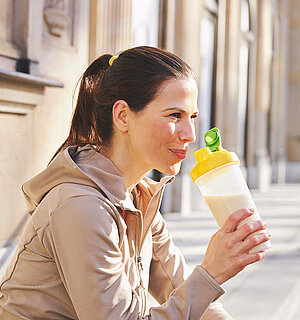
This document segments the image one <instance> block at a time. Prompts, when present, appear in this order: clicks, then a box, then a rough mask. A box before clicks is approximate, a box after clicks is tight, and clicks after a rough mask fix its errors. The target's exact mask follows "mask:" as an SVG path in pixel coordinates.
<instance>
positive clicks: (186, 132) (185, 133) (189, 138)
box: [179, 119, 196, 142]
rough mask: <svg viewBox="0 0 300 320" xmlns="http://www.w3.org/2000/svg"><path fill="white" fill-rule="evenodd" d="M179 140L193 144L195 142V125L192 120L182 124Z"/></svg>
mask: <svg viewBox="0 0 300 320" xmlns="http://www.w3.org/2000/svg"><path fill="white" fill-rule="evenodd" d="M179 138H180V140H182V141H184V142H194V141H195V140H196V134H195V125H194V122H193V119H189V120H187V121H186V122H184V124H183V125H182V128H181V132H180V136H179Z"/></svg>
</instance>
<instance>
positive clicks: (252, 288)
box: [165, 185, 300, 320]
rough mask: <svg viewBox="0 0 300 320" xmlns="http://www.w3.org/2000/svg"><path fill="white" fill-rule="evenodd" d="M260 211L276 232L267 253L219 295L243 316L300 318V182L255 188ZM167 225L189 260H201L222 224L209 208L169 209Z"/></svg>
mask: <svg viewBox="0 0 300 320" xmlns="http://www.w3.org/2000/svg"><path fill="white" fill-rule="evenodd" d="M252 194H253V196H254V199H255V202H256V205H257V208H258V210H259V212H260V215H261V216H262V218H263V221H265V222H266V223H267V225H268V230H269V231H270V232H271V234H272V238H271V241H272V245H273V247H272V249H271V250H269V252H268V253H267V256H266V258H265V259H264V260H263V261H261V262H259V263H256V264H253V265H251V266H248V267H246V268H245V269H244V270H243V271H242V272H241V273H240V274H239V275H237V276H236V277H235V278H234V279H231V280H229V281H228V282H227V283H226V284H224V289H225V290H226V294H225V295H223V296H222V297H221V298H220V301H222V302H223V304H224V307H225V308H226V309H227V310H228V312H230V314H231V315H232V316H233V318H234V319H238V320H266V319H267V320H296V319H300V185H280V186H278V185H277V186H272V187H271V189H270V190H269V191H267V192H265V193H259V192H257V191H253V192H252ZM165 218H166V220H167V226H168V228H169V230H170V232H171V233H172V235H173V239H174V241H175V243H176V244H177V245H178V246H179V247H180V248H181V250H182V252H183V254H184V255H185V257H186V260H187V263H188V264H189V265H190V266H191V267H193V266H195V265H196V264H198V263H201V261H202V259H203V256H204V252H205V249H206V246H207V244H208V241H209V238H210V236H211V235H212V234H213V233H214V232H216V231H217V226H216V223H215V221H214V219H213V218H212V215H211V214H210V212H209V210H208V208H207V207H206V206H204V208H203V211H201V212H195V213H192V214H191V215H190V216H188V217H181V216H180V215H178V214H172V213H169V214H166V215H165Z"/></svg>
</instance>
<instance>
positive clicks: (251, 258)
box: [245, 251, 266, 266]
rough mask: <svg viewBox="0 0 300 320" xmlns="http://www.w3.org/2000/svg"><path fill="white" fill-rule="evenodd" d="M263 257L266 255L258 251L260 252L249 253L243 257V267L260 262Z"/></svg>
mask: <svg viewBox="0 0 300 320" xmlns="http://www.w3.org/2000/svg"><path fill="white" fill-rule="evenodd" d="M265 255H266V252H265V251H260V252H257V253H251V254H248V253H247V254H246V256H245V266H248V265H249V264H252V263H255V262H257V261H260V260H262V259H263V258H264V257H265Z"/></svg>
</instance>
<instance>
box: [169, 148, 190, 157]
mask: <svg viewBox="0 0 300 320" xmlns="http://www.w3.org/2000/svg"><path fill="white" fill-rule="evenodd" d="M170 151H171V152H173V153H174V154H175V155H176V156H177V157H178V158H180V159H184V158H185V157H186V153H187V150H186V149H170Z"/></svg>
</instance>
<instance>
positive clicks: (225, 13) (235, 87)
mask: <svg viewBox="0 0 300 320" xmlns="http://www.w3.org/2000/svg"><path fill="white" fill-rule="evenodd" d="M219 5H220V8H219V28H218V32H219V35H218V51H219V53H218V56H217V101H216V125H217V127H219V129H220V131H221V134H222V137H223V141H226V145H225V147H226V148H227V149H229V150H237V147H238V137H237V131H238V128H237V124H238V112H237V110H238V99H239V53H240V1H239V0H231V1H227V2H226V4H225V2H223V1H220V2H219Z"/></svg>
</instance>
